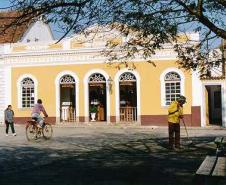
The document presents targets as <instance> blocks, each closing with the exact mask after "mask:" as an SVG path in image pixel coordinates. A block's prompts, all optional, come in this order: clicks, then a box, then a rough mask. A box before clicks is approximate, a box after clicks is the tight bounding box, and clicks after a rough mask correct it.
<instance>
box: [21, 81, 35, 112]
mask: <svg viewBox="0 0 226 185" xmlns="http://www.w3.org/2000/svg"><path fill="white" fill-rule="evenodd" d="M34 103H35V85H34V81H33V80H32V79H31V78H29V77H27V78H24V79H23V80H22V81H21V106H22V108H30V107H33V106H34Z"/></svg>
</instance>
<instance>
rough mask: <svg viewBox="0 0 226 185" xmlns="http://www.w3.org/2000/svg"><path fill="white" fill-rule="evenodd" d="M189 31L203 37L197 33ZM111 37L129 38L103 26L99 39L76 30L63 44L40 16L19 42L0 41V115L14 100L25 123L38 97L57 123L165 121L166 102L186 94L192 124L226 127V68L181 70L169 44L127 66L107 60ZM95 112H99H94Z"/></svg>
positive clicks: (187, 118)
mask: <svg viewBox="0 0 226 185" xmlns="http://www.w3.org/2000/svg"><path fill="white" fill-rule="evenodd" d="M93 29H95V28H93ZM112 35H114V37H113V36H112ZM87 37H89V38H92V39H89V38H87ZM189 37H190V38H192V40H197V41H198V40H199V35H198V33H190V34H189ZM109 39H114V41H116V42H122V41H123V39H124V38H122V37H119V36H117V37H116V36H115V34H114V33H112V34H110V35H106V33H105V31H104V29H102V30H100V31H98V32H97V33H95V37H93V35H92V34H91V35H89V36H85V35H83V34H75V35H73V36H71V37H69V38H65V39H63V40H62V41H60V42H57V40H54V39H53V36H52V32H51V30H50V27H49V26H48V25H47V24H45V23H43V22H42V21H41V20H40V21H37V22H35V23H32V24H30V25H29V26H28V27H27V28H26V29H23V31H22V32H21V34H20V36H18V38H17V39H16V40H14V41H13V43H12V42H10V40H8V41H7V40H5V41H4V42H3V43H2V44H1V45H0V56H1V58H0V121H1V122H3V121H4V115H3V111H4V109H5V108H6V106H7V105H8V104H12V106H13V109H14V112H15V122H16V123H18V124H23V123H26V120H28V119H30V116H31V108H32V107H33V105H34V104H35V102H36V101H37V99H39V98H40V99H42V100H43V104H44V106H45V108H46V111H47V112H48V114H49V118H48V121H49V122H51V123H57V124H58V123H61V122H65V123H67V122H75V123H78V122H92V121H94V120H95V121H96V122H104V123H106V124H107V123H116V122H117V123H118V122H129V123H139V124H141V125H167V107H168V105H169V104H170V102H171V101H174V100H175V99H176V98H177V97H178V96H179V95H184V96H186V97H187V104H185V106H184V114H185V121H186V123H187V125H189V126H198V127H200V126H207V125H211V124H217V125H222V126H226V107H225V105H226V104H225V98H226V89H225V78H224V75H223V71H222V69H223V68H224V66H221V68H220V70H219V71H218V73H216V74H215V75H216V76H214V77H213V78H208V79H200V77H199V75H198V74H197V73H196V72H193V71H185V70H183V69H180V68H178V66H177V64H176V61H177V53H175V52H174V51H173V49H172V46H170V45H169V44H166V45H165V46H164V49H162V50H159V51H156V54H155V55H153V57H152V58H151V60H152V61H153V62H154V63H155V66H153V65H152V64H150V63H148V62H147V61H146V60H144V59H142V58H141V57H137V58H136V59H134V60H131V61H129V62H128V63H126V64H125V65H123V64H120V62H119V61H118V62H117V61H116V62H114V63H113V64H109V62H108V59H107V58H106V57H105V56H103V55H102V54H101V52H102V51H103V49H104V48H105V44H106V41H107V40H109ZM91 112H95V113H96V114H95V116H94V117H93V118H92V117H91V114H90V113H91Z"/></svg>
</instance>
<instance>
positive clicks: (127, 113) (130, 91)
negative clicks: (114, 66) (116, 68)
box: [119, 72, 137, 122]
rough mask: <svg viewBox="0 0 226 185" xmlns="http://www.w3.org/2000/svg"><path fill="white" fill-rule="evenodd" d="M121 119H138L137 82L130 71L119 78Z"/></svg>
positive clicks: (129, 120)
mask: <svg viewBox="0 0 226 185" xmlns="http://www.w3.org/2000/svg"><path fill="white" fill-rule="evenodd" d="M119 91H120V93H119V96H120V108H119V109H120V111H119V112H120V121H125V122H132V121H137V82H136V77H135V76H134V75H133V74H132V73H129V72H126V73H123V74H122V75H121V76H120V78H119Z"/></svg>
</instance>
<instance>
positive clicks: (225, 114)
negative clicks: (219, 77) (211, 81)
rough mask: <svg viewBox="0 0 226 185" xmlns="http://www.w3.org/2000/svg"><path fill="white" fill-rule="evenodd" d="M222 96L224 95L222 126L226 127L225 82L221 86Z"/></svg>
mask: <svg viewBox="0 0 226 185" xmlns="http://www.w3.org/2000/svg"><path fill="white" fill-rule="evenodd" d="M221 97H222V99H221V100H222V126H223V127H226V86H225V82H223V83H222V86H221Z"/></svg>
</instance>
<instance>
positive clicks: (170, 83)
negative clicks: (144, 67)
mask: <svg viewBox="0 0 226 185" xmlns="http://www.w3.org/2000/svg"><path fill="white" fill-rule="evenodd" d="M164 84H165V105H169V104H170V103H171V102H172V101H175V100H176V99H177V98H178V97H179V96H180V95H181V77H180V75H179V74H178V73H176V72H169V73H167V74H166V75H165V77H164Z"/></svg>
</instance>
